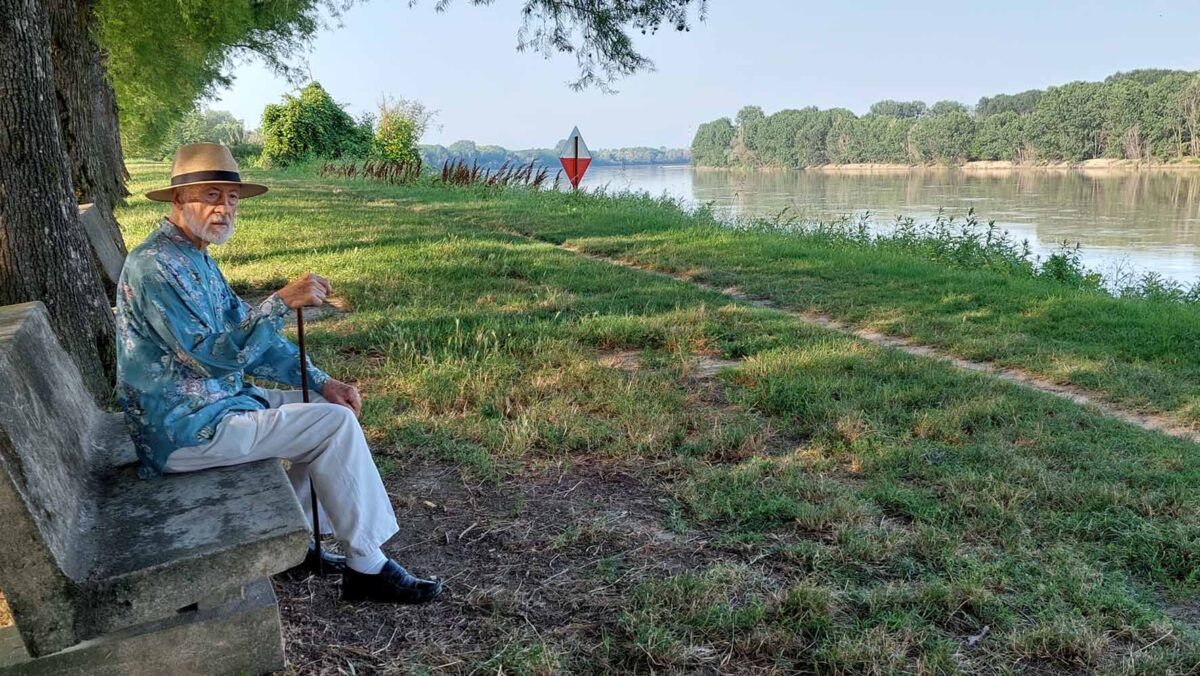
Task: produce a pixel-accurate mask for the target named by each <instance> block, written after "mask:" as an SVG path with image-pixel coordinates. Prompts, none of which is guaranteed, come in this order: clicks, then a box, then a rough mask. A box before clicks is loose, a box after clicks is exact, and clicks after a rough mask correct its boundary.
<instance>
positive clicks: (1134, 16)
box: [209, 0, 1200, 149]
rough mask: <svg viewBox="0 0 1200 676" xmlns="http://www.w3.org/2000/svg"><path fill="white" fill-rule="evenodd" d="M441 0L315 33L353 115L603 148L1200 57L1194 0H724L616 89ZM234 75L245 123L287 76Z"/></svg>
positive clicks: (221, 99)
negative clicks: (774, 117) (385, 98)
mask: <svg viewBox="0 0 1200 676" xmlns="http://www.w3.org/2000/svg"><path fill="white" fill-rule="evenodd" d="M433 5H434V0H422V2H421V3H420V4H418V5H417V6H416V7H415V8H412V9H409V8H408V3H407V2H405V1H404V0H375V1H374V2H368V3H363V4H360V5H358V6H355V7H354V8H352V9H351V10H350V11H349V12H348V13H346V15H345V16H344V17H343V25H342V27H340V28H335V29H333V30H329V31H325V32H323V33H322V35H321V36H320V37H319V38H318V39H317V41H316V43H315V46H314V49H313V51H312V53H311V54H310V55H309V65H310V70H311V73H312V76H313V77H314V78H315V79H317V80H319V81H320V82H321V84H322V85H324V86H325V88H326V89H328V90H329V92H330V93H331V94H332V95H333V97H334V98H335V99H337V100H338V101H339V102H342V103H344V104H347V107H348V109H349V110H350V111H351V112H352V113H353V114H355V115H356V116H357V115H358V114H360V113H362V112H364V111H367V110H371V109H373V108H374V105H375V102H376V101H378V99H379V96H380V95H381V94H384V93H387V94H391V95H393V96H403V97H407V98H416V99H418V100H420V101H422V102H424V103H425V104H426V105H427V106H429V107H430V108H434V109H437V110H438V111H439V113H438V117H437V123H438V124H439V125H440V129H439V128H433V129H430V130H429V132H428V133H427V134H426V136H425V138H424V139H423V142H425V143H442V144H449V143H451V142H453V141H456V140H459V139H471V140H474V141H476V142H479V143H494V144H498V145H503V146H506V147H508V148H514V149H515V148H528V147H546V146H549V145H551V144H553V143H554V142H555V141H557V140H558V139H560V138H564V137H566V135H567V134H568V133H569V132H570V131H571V127H572V126H574V125H579V129H580V131H581V132H582V134H583V136H584V138H585V139H586V140H587V142H588V145H590V146H591V147H592V148H613V147H619V146H633V145H646V146H655V147H657V146H670V147H683V146H687V145H688V144H690V143H691V138H692V134H693V133H694V132H695V129H696V125H698V124H700V123H702V122H707V121H709V120H712V119H715V118H717V117H721V116H729V117H733V115H734V114H735V113H736V112H737V110H738V108H740V107H741V106H743V105H747V104H756V105H759V106H762V107H763V109H764V110H766V111H767V112H768V113H771V112H774V111H775V110H778V109H780V108H799V107H802V106H806V105H815V106H819V107H821V108H828V107H834V106H842V107H846V108H850V109H851V110H854V111H855V112H858V113H862V112H865V111H866V109H867V107H868V106H869V105H870V104H871V103H872V102H874V101H877V100H880V99H886V98H894V99H922V100H925V101H928V102H930V103H932V102H933V101H936V100H938V99H955V100H959V101H963V102H964V103H974V102H975V101H977V100H978V99H979V97H980V96H985V95H991V94H996V93H1015V92H1018V91H1022V90H1025V89H1030V88H1042V87H1045V86H1047V85H1053V84H1061V83H1064V82H1069V81H1072V80H1099V79H1103V78H1104V77H1105V76H1107V75H1109V74H1111V73H1113V72H1115V71H1119V70H1130V69H1133V68H1182V69H1188V70H1200V42H1198V41H1197V39H1196V36H1197V31H1198V30H1200V3H1197V2H1195V1H1194V0H1186V1H1185V0H1098V1H1092V2H1084V1H1081V0H1069V1H1068V0H1060V1H1059V2H1049V1H1048V0H1040V1H1037V0H1004V1H1000V0H994V1H992V2H988V3H986V4H985V3H982V2H970V1H967V0H959V1H958V2H952V1H947V0H908V1H907V2H902V1H894V2H886V1H884V0H851V1H849V2H844V3H838V2H830V1H829V0H824V1H823V2H806V1H802V0H791V1H788V0H742V1H734V0H711V2H710V3H709V14H708V20H707V21H706V22H705V23H703V24H696V25H695V26H694V27H693V29H692V31H691V32H690V33H675V32H674V31H664V32H660V33H659V34H658V35H655V36H640V35H639V36H637V37H638V40H637V44H638V45H639V46H640V47H641V48H642V50H643V52H644V53H645V54H646V55H647V56H649V57H651V58H652V59H653V60H654V61H655V63H656V65H657V70H656V71H655V72H649V73H641V74H638V75H635V76H633V77H630V78H627V79H625V80H623V81H621V82H619V83H618V84H617V89H618V90H619V93H617V94H611V95H610V94H602V93H600V92H597V91H589V92H583V93H577V92H573V91H571V90H570V89H569V88H568V87H567V86H566V82H567V81H569V80H571V79H573V78H574V76H575V73H576V69H575V61H574V57H572V56H556V57H554V58H553V59H551V60H549V61H546V60H543V59H542V58H541V56H540V55H537V54H530V53H526V54H521V53H518V52H517V51H516V49H515V46H516V32H517V28H518V26H519V24H520V17H519V14H518V10H519V8H520V5H521V3H520V1H519V0H497V2H496V3H495V5H493V6H491V7H482V8H477V7H472V6H470V5H468V4H467V3H466V2H465V1H464V0H459V1H458V2H456V3H454V4H453V5H452V6H451V9H450V10H449V11H448V12H446V13H444V14H437V13H435V12H434V11H433ZM236 76H237V80H236V82H235V83H234V85H233V87H232V88H231V89H229V90H226V91H224V92H221V93H219V94H218V98H217V99H216V100H214V101H211V102H209V106H210V107H212V108H215V109H218V110H229V111H232V112H233V113H234V114H235V115H236V116H238V117H240V118H242V119H244V120H245V121H246V124H247V126H248V127H250V128H256V127H258V126H259V122H260V118H261V115H262V109H263V106H265V105H266V104H268V103H273V102H277V101H279V100H281V99H282V96H283V94H284V93H285V92H288V91H289V90H290V87H289V86H288V85H287V83H286V82H284V81H283V80H281V79H279V78H277V77H275V76H273V75H271V74H270V73H269V72H268V71H266V70H265V69H264V68H263V67H262V66H261V65H259V64H257V63H249V64H244V65H242V66H240V67H239V68H238V69H237V70H236Z"/></svg>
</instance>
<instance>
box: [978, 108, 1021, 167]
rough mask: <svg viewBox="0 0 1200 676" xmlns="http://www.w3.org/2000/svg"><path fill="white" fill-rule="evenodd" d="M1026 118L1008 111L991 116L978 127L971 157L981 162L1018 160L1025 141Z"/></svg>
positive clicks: (984, 119)
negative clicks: (1024, 123)
mask: <svg viewBox="0 0 1200 676" xmlns="http://www.w3.org/2000/svg"><path fill="white" fill-rule="evenodd" d="M1024 119H1025V118H1023V117H1021V116H1020V115H1018V114H1016V113H1014V112H1013V111H1011V110H1006V111H1004V112H1002V113H996V114H995V115H989V116H988V117H985V118H983V120H982V121H981V122H979V123H978V124H977V125H976V128H975V129H976V131H975V142H974V146H973V149H972V151H971V156H972V157H974V158H976V159H980V160H993V161H994V160H1004V161H1013V160H1017V159H1019V157H1020V154H1021V144H1022V142H1023V139H1024V127H1023V120H1024Z"/></svg>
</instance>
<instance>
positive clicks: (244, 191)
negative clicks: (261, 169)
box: [146, 181, 267, 202]
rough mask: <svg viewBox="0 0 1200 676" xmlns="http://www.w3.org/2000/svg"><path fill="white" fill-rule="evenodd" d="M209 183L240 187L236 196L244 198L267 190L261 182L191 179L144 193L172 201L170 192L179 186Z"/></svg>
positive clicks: (148, 197) (156, 198) (160, 199)
mask: <svg viewBox="0 0 1200 676" xmlns="http://www.w3.org/2000/svg"><path fill="white" fill-rule="evenodd" d="M211 184H216V185H236V186H239V187H241V194H240V195H238V198H240V199H245V198H247V197H258V196H259V195H261V194H263V193H265V192H266V191H267V186H265V185H262V184H261V183H246V182H243V181H193V182H192V183H180V184H179V185H172V186H168V187H166V188H159V189H158V190H151V191H150V192H148V193H146V197H147V199H152V200H154V201H155V202H171V201H174V197H173V195H172V193H174V192H175V191H176V190H178V189H180V188H186V187H188V186H189V185H211Z"/></svg>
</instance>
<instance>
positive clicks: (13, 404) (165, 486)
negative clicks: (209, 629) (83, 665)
mask: <svg viewBox="0 0 1200 676" xmlns="http://www.w3.org/2000/svg"><path fill="white" fill-rule="evenodd" d="M0 382H4V383H5V385H6V390H5V392H4V397H3V398H2V399H0V469H3V471H0V523H4V524H5V525H6V527H5V528H4V529H0V589H3V590H4V592H5V595H6V596H7V597H8V602H9V606H10V607H11V609H12V613H13V617H14V620H15V622H16V625H17V627H18V629H19V630H20V633H21V637H22V639H23V643H24V645H25V648H26V649H27V651H28V653H29V654H30V655H32V656H34V657H41V656H44V655H49V654H52V653H58V652H60V651H62V650H64V649H67V648H69V647H71V646H75V645H77V644H79V643H80V642H81V641H86V640H89V639H94V638H96V637H98V636H100V635H101V634H106V633H110V632H114V631H117V630H121V629H124V628H129V627H134V626H141V625H144V624H145V623H147V622H154V621H161V620H162V619H163V618H167V617H173V616H174V614H175V613H176V612H177V611H179V610H180V609H183V608H187V607H190V606H195V607H198V608H205V607H210V606H213V605H215V604H217V603H218V602H219V601H221V600H223V599H226V598H230V597H231V596H234V595H237V594H240V590H241V589H242V588H244V587H245V586H246V585H248V584H251V583H253V582H255V581H257V580H261V579H262V578H263V577H265V576H267V575H271V574H273V573H277V572H280V571H283V570H285V569H287V568H289V567H291V566H293V565H296V564H298V563H300V561H301V560H303V558H304V553H305V550H306V548H307V546H308V540H309V533H308V526H307V524H306V523H305V520H304V516H303V512H302V511H301V509H300V505H299V503H298V502H297V500H296V497H295V493H294V492H293V490H292V487H291V484H290V482H289V481H288V479H287V476H286V474H285V473H284V471H283V468H282V466H281V465H280V463H279V462H278V461H275V460H269V461H263V462H259V463H253V464H247V465H240V466H236V467H229V468H223V469H217V470H207V471H204V472H193V473H188V474H179V475H170V476H167V477H164V478H163V479H160V480H156V481H143V480H141V479H139V478H138V477H137V472H136V467H135V465H133V464H130V462H131V461H132V459H133V457H134V454H133V449H132V445H131V443H130V441H129V437H128V434H127V433H126V431H125V428H124V424H123V421H122V420H121V418H120V416H119V415H117V414H111V413H106V412H103V411H100V410H99V409H98V408H96V406H95V403H94V402H93V401H92V398H91V396H90V395H89V394H88V392H87V390H86V389H85V388H84V386H83V382H82V379H81V377H80V375H79V372H78V370H77V369H76V368H75V366H74V363H73V362H72V361H71V359H70V357H68V356H67V355H66V353H65V352H64V351H63V350H62V348H61V347H60V346H59V344H58V342H57V340H56V339H55V337H54V335H53V333H52V332H51V330H50V326H49V322H48V319H47V317H46V311H45V308H44V307H43V306H42V305H41V304H40V303H26V304H23V305H15V306H8V307H4V308H0ZM235 592H236V593H237V594H235ZM214 599H216V601H214ZM276 615H277V612H276Z"/></svg>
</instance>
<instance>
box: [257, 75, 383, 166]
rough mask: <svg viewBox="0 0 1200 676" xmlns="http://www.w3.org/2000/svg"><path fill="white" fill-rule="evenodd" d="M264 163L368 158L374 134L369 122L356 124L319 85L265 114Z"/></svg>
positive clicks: (301, 91) (263, 129)
mask: <svg viewBox="0 0 1200 676" xmlns="http://www.w3.org/2000/svg"><path fill="white" fill-rule="evenodd" d="M262 137H263V148H262V160H263V163H264V164H266V165H268V166H286V165H289V164H295V163H297V162H303V161H305V160H310V159H338V158H345V157H366V156H367V154H368V153H369V151H370V149H371V144H372V141H373V137H374V134H373V132H372V129H371V122H370V120H369V119H364V120H362V121H359V122H356V121H355V120H354V118H352V117H350V114H349V113H347V112H346V111H345V110H343V109H342V107H341V106H339V105H338V104H337V102H336V101H334V100H333V98H332V97H331V96H329V93H328V92H326V91H325V89H324V87H322V86H321V85H320V83H318V82H313V83H312V84H309V85H308V86H307V87H305V88H304V89H302V90H300V95H299V96H288V97H286V100H285V101H284V102H283V103H281V104H272V105H269V106H267V107H266V108H265V109H264V110H263V119H262Z"/></svg>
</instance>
